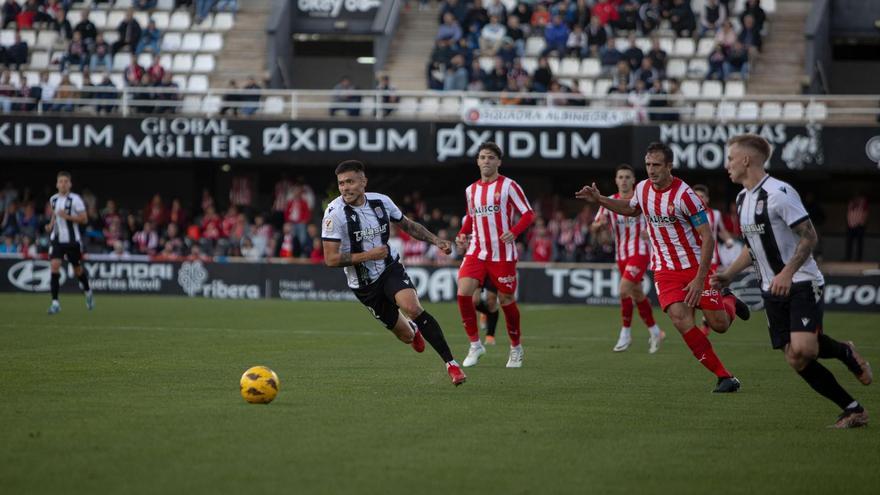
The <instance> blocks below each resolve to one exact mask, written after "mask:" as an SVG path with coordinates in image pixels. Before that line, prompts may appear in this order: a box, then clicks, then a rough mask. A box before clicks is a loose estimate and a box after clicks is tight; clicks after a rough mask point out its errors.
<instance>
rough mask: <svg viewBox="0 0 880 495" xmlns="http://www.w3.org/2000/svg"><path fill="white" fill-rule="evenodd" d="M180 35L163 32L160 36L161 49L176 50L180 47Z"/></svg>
mask: <svg viewBox="0 0 880 495" xmlns="http://www.w3.org/2000/svg"><path fill="white" fill-rule="evenodd" d="M180 44H181V36H180V33H165V34H164V35H163V36H162V50H164V51H169V52H176V51H177V50H179V49H180Z"/></svg>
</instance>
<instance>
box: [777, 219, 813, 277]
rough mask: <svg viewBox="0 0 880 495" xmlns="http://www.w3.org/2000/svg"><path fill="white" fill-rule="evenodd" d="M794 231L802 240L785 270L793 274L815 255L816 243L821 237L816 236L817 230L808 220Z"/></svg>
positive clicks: (795, 227) (794, 228) (796, 226)
mask: <svg viewBox="0 0 880 495" xmlns="http://www.w3.org/2000/svg"><path fill="white" fill-rule="evenodd" d="M792 230H793V231H794V233H795V234H797V235H798V237H800V239H799V240H798V244H797V246H796V247H795V249H794V255H792V257H791V259H790V260H788V263H787V264H786V265H785V268H786V269H787V270H788V271H789V272H791V273H792V274H793V273H794V272H796V271H798V268H800V267H801V266H802V265H803V264H804V263H806V261H807V259H808V258H809V257H810V255H811V254H812V253H813V249H814V248H815V247H816V243H817V242H819V235H818V234H816V228H815V227H813V222H811V221H810V219H806V220H804V221H803V222H801V223H799V224H797V225H795V226H794V227H793V228H792Z"/></svg>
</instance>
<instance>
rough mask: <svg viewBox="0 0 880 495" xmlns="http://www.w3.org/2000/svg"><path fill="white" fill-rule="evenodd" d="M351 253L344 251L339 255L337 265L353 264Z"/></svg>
mask: <svg viewBox="0 0 880 495" xmlns="http://www.w3.org/2000/svg"><path fill="white" fill-rule="evenodd" d="M351 265H352V262H351V253H342V254H340V255H339V263H338V264H337V266H351Z"/></svg>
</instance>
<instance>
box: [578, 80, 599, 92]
mask: <svg viewBox="0 0 880 495" xmlns="http://www.w3.org/2000/svg"><path fill="white" fill-rule="evenodd" d="M595 90H596V84H595V83H594V82H593V80H592V79H581V80H580V81H578V91H580V92H581V94H582V95H584V96H593V91H595Z"/></svg>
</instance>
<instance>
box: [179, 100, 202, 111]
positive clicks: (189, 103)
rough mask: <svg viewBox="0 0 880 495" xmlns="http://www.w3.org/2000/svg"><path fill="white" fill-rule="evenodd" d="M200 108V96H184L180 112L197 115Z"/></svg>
mask: <svg viewBox="0 0 880 495" xmlns="http://www.w3.org/2000/svg"><path fill="white" fill-rule="evenodd" d="M201 108H202V98H201V97H200V96H186V97H184V98H183V105H182V106H181V112H183V113H199V111H200V110H201Z"/></svg>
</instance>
